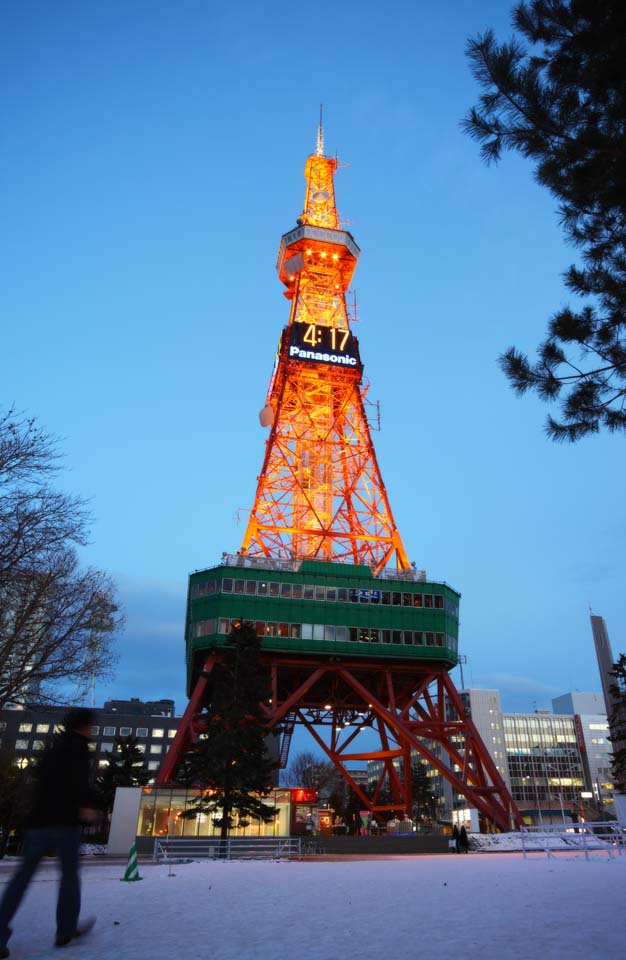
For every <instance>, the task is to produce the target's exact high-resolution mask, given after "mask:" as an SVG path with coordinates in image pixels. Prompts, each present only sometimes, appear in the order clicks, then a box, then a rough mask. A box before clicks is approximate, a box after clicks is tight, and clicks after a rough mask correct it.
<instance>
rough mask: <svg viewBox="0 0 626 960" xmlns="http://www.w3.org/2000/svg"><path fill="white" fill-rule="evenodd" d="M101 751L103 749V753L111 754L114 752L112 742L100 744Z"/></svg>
mask: <svg viewBox="0 0 626 960" xmlns="http://www.w3.org/2000/svg"><path fill="white" fill-rule="evenodd" d="M100 749H101V750H102V751H103V752H106V753H111V751H112V750H113V744H112V743H111V741H110V740H108V741H106V742H105V743H101V744H100Z"/></svg>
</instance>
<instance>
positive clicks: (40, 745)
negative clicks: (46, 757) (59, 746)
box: [33, 740, 46, 750]
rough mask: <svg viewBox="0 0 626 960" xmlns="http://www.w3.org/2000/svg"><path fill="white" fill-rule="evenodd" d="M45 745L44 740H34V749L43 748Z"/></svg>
mask: <svg viewBox="0 0 626 960" xmlns="http://www.w3.org/2000/svg"><path fill="white" fill-rule="evenodd" d="M45 746H46V745H45V743H44V741H43V740H33V750H43V749H44V748H45Z"/></svg>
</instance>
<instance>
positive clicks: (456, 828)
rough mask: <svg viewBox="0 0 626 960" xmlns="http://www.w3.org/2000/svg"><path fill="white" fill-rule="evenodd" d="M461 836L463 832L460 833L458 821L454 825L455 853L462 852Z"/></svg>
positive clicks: (453, 840)
mask: <svg viewBox="0 0 626 960" xmlns="http://www.w3.org/2000/svg"><path fill="white" fill-rule="evenodd" d="M460 837H461V834H460V833H459V826H458V824H457V823H455V824H454V826H453V827H452V842H453V843H454V852H455V853H460V852H461V850H460Z"/></svg>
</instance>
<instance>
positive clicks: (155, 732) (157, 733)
mask: <svg viewBox="0 0 626 960" xmlns="http://www.w3.org/2000/svg"><path fill="white" fill-rule="evenodd" d="M152 736H153V737H164V736H165V731H164V730H162V729H158V730H157V729H154V730H153V731H152Z"/></svg>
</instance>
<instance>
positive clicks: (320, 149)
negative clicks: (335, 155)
mask: <svg viewBox="0 0 626 960" xmlns="http://www.w3.org/2000/svg"><path fill="white" fill-rule="evenodd" d="M323 108H324V104H323V103H320V122H319V126H318V128H317V147H316V149H315V153H316V156H318V157H323V156H324V124H323V121H322V110H323Z"/></svg>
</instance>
